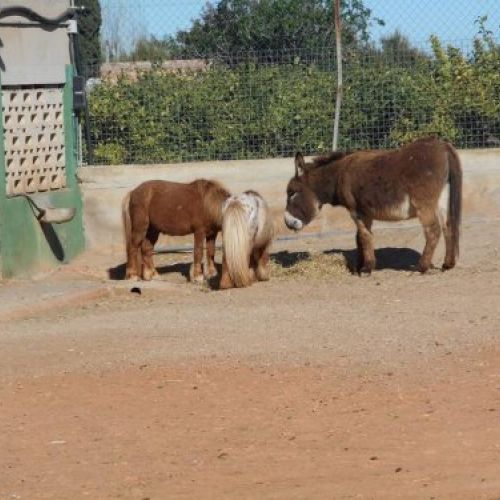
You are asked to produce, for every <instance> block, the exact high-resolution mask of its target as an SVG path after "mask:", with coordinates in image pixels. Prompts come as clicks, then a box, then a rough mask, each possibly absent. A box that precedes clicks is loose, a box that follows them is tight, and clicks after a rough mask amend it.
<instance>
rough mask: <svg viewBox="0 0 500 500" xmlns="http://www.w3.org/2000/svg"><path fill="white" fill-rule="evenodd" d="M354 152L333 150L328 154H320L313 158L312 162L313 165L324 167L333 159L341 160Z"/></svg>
mask: <svg viewBox="0 0 500 500" xmlns="http://www.w3.org/2000/svg"><path fill="white" fill-rule="evenodd" d="M350 154H352V151H332V152H331V153H328V154H326V155H320V156H316V157H315V158H313V160H312V162H311V166H312V167H313V168H314V167H323V166H325V165H328V164H329V163H331V162H332V161H336V160H340V159H341V158H344V157H345V156H348V155H350Z"/></svg>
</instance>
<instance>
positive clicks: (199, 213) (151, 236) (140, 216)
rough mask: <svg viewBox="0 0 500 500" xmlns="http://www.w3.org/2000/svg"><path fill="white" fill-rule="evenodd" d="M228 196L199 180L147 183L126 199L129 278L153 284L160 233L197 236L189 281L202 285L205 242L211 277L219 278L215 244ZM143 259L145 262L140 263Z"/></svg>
mask: <svg viewBox="0 0 500 500" xmlns="http://www.w3.org/2000/svg"><path fill="white" fill-rule="evenodd" d="M229 196H230V193H229V191H227V189H225V188H224V187H223V186H222V185H221V184H219V183H217V182H215V181H208V180H205V179H198V180H195V181H193V182H191V183H189V184H182V183H178V182H168V181H148V182H144V183H143V184H140V185H139V186H138V187H136V188H135V189H133V190H132V191H130V193H128V194H127V196H126V197H125V199H124V200H123V206H122V215H123V225H124V228H125V240H126V245H127V269H126V279H130V278H136V279H137V278H138V277H139V275H140V276H141V277H142V278H143V279H145V280H150V279H152V278H153V277H154V276H155V274H156V270H155V267H154V264H153V247H154V245H155V243H156V241H157V240H158V236H159V235H160V233H163V234H168V235H171V236H184V235H186V234H191V233H194V262H193V266H192V268H191V272H190V276H191V279H192V280H193V281H203V268H202V259H203V242H204V240H205V239H206V247H207V261H208V272H207V277H213V276H216V275H217V270H216V268H215V263H214V254H215V240H216V238H217V233H218V232H219V231H220V230H221V227H222V205H223V203H224V201H225V200H226V199H227V198H228V197H229ZM141 254H142V259H141Z"/></svg>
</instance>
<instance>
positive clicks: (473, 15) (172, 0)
mask: <svg viewBox="0 0 500 500" xmlns="http://www.w3.org/2000/svg"><path fill="white" fill-rule="evenodd" d="M215 1H216V0H212V3H214V2H215ZM364 3H365V5H366V6H367V7H368V8H370V9H372V16H374V17H379V18H382V19H383V20H384V21H385V22H386V25H385V26H377V25H374V26H372V33H373V38H374V40H378V39H379V38H380V37H381V36H384V35H388V34H391V33H393V32H394V31H395V30H396V29H399V30H400V31H401V32H402V33H403V34H405V35H406V36H407V37H408V38H409V39H410V41H411V42H412V43H413V44H414V45H417V46H424V45H425V44H426V43H427V42H428V40H429V36H430V35H431V34H436V35H437V36H438V37H439V38H440V39H441V40H443V41H445V42H446V41H450V42H451V41H453V42H460V41H462V40H463V41H465V40H470V39H472V38H473V37H474V35H475V34H476V33H477V25H476V24H475V23H474V21H475V20H476V19H477V18H478V17H479V16H483V15H485V14H487V15H488V22H487V24H486V26H487V28H488V29H490V30H491V31H493V32H494V34H495V37H496V38H497V39H500V0H419V1H418V2H417V1H416V0H364ZM101 4H102V5H103V17H104V18H105V19H106V17H107V16H108V14H109V13H112V11H113V9H114V10H115V12H119V11H120V9H121V10H122V11H124V10H125V11H127V15H126V16H123V17H125V18H122V19H121V20H120V22H121V23H123V25H124V26H125V25H126V23H127V22H129V23H133V24H134V26H135V28H134V29H135V30H136V31H137V30H139V31H141V32H143V33H146V34H150V35H154V36H156V37H157V38H163V37H165V36H167V35H173V34H175V33H176V32H177V31H178V30H179V29H188V28H189V27H190V26H191V22H192V19H195V18H197V17H199V16H200V14H201V12H202V10H203V7H204V6H205V4H206V0H101ZM120 6H121V7H120ZM115 17H119V16H115Z"/></svg>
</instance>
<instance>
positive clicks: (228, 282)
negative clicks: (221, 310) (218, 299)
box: [219, 254, 234, 290]
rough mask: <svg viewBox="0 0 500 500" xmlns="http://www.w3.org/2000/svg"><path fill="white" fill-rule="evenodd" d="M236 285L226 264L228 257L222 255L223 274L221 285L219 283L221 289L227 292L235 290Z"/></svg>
mask: <svg viewBox="0 0 500 500" xmlns="http://www.w3.org/2000/svg"><path fill="white" fill-rule="evenodd" d="M233 287H234V283H233V280H232V279H231V276H229V271H228V269H227V262H226V255H225V254H223V255H222V274H221V278H220V283H219V288H220V289H222V290H225V289H227V288H233Z"/></svg>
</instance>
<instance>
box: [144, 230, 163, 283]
mask: <svg viewBox="0 0 500 500" xmlns="http://www.w3.org/2000/svg"><path fill="white" fill-rule="evenodd" d="M159 235H160V233H159V231H158V230H156V229H154V228H153V227H151V226H149V227H148V230H147V233H146V237H145V238H144V239H143V240H142V245H141V253H142V279H144V280H146V281H150V280H152V279H153V278H154V277H155V276H157V275H158V273H157V272H156V269H155V266H154V262H153V250H154V246H155V244H156V242H157V241H158V236H159Z"/></svg>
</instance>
